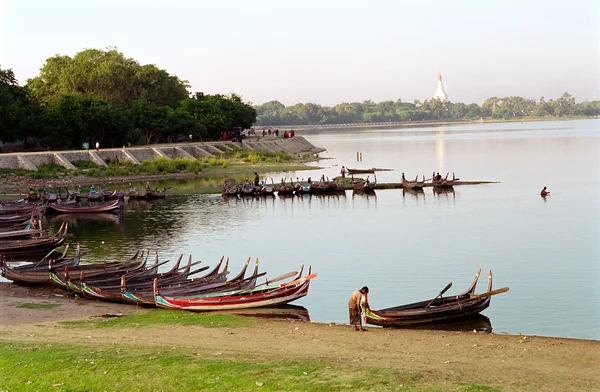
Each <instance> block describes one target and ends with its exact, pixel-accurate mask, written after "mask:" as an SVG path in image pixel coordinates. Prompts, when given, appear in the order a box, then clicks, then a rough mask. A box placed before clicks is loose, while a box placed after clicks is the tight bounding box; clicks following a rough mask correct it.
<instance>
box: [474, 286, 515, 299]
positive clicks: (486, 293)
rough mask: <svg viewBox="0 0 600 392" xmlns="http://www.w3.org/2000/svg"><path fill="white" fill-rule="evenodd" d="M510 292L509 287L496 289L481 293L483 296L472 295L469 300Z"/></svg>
mask: <svg viewBox="0 0 600 392" xmlns="http://www.w3.org/2000/svg"><path fill="white" fill-rule="evenodd" d="M508 290H510V289H509V288H508V287H502V288H501V289H496V290H492V291H488V292H485V293H481V294H471V295H469V298H484V297H491V296H492V295H496V294H502V293H506V292H507V291H508Z"/></svg>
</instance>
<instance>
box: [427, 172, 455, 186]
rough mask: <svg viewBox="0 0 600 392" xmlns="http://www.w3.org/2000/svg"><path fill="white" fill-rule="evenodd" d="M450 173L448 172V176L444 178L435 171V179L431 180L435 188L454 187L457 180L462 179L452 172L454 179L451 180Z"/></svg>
mask: <svg viewBox="0 0 600 392" xmlns="http://www.w3.org/2000/svg"><path fill="white" fill-rule="evenodd" d="M449 174H450V173H446V177H444V178H440V177H437V178H436V175H435V173H433V177H432V178H433V179H432V180H431V183H432V185H433V187H434V188H452V187H453V186H454V184H455V183H456V181H458V180H460V178H456V176H455V175H454V173H452V179H451V180H449V179H448V175H449Z"/></svg>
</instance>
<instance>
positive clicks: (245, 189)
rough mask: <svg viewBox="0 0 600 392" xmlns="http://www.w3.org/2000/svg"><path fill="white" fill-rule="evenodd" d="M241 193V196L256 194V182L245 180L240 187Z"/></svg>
mask: <svg viewBox="0 0 600 392" xmlns="http://www.w3.org/2000/svg"><path fill="white" fill-rule="evenodd" d="M240 195H241V196H254V184H252V183H250V182H245V183H243V184H242V186H241V187H240Z"/></svg>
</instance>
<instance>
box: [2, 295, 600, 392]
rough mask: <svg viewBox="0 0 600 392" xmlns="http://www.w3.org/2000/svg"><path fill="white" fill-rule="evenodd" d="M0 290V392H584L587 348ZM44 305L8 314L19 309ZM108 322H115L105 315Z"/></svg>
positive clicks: (589, 371)
mask: <svg viewBox="0 0 600 392" xmlns="http://www.w3.org/2000/svg"><path fill="white" fill-rule="evenodd" d="M50 290H51V291H48V292H47V295H44V293H45V291H39V290H36V291H35V292H32V291H30V289H29V288H24V287H19V286H15V285H11V284H7V283H0V294H2V295H1V296H0V305H1V306H2V308H3V309H4V311H5V313H6V316H7V317H3V318H2V319H0V372H2V374H3V377H2V378H0V391H28V390H31V391H38V390H53V391H77V390H86V391H105V390H107V391H158V390H160V391H197V390H236V391H237V390H241V391H249V390H265V391H330V390H360V391H462V392H475V391H486V392H491V391H539V390H545V391H571V390H572V391H579V390H586V391H594V390H598V389H599V388H600V384H599V380H598V375H597V372H594V371H593V368H594V367H595V362H594V358H597V356H598V355H599V354H600V344H599V342H594V341H584V340H572V339H554V338H543V337H531V336H530V337H525V336H514V335H494V334H474V333H472V332H452V331H434V330H403V329H399V330H389V329H382V328H368V331H367V332H366V333H357V332H354V331H353V330H352V328H350V327H349V326H345V325H334V324H319V323H310V322H300V321H271V320H262V319H257V318H248V317H240V316H236V315H232V314H223V313H205V314H202V313H191V312H184V311H169V310H161V309H142V308H136V307H134V306H129V305H123V304H113V303H107V302H97V301H91V300H87V299H84V298H80V299H72V298H68V297H62V296H61V297H57V296H54V295H52V293H53V292H54V291H53V290H57V289H50ZM23 302H27V303H31V304H36V303H40V304H54V305H56V307H55V308H54V309H49V308H48V307H35V306H29V307H25V308H24V307H20V306H19V304H21V303H23ZM116 314H123V315H122V316H119V317H113V316H115V315H116Z"/></svg>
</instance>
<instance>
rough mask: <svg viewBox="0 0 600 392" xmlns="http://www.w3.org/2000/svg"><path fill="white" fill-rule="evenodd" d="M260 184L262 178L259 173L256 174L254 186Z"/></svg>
mask: <svg viewBox="0 0 600 392" xmlns="http://www.w3.org/2000/svg"><path fill="white" fill-rule="evenodd" d="M263 132H264V131H263ZM259 184H260V177H258V173H257V172H254V186H258V185H259Z"/></svg>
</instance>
